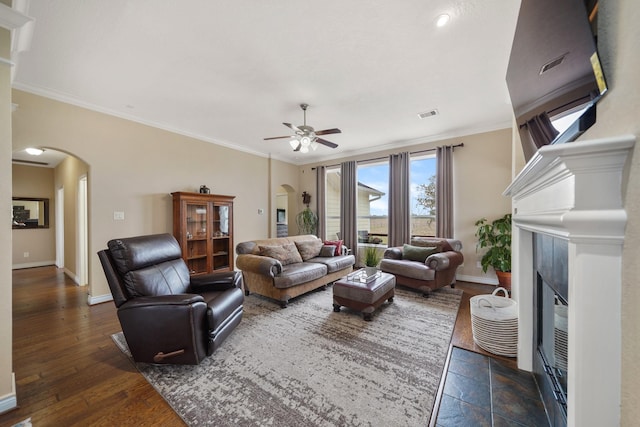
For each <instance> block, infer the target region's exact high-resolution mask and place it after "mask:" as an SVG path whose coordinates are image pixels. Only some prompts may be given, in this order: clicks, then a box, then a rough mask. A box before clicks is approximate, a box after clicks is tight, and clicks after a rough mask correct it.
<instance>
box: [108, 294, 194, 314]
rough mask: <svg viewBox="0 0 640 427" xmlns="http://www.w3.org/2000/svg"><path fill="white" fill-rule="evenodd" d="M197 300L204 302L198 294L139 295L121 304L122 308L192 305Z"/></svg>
mask: <svg viewBox="0 0 640 427" xmlns="http://www.w3.org/2000/svg"><path fill="white" fill-rule="evenodd" d="M197 302H204V298H203V297H202V296H201V295H196V294H173V295H158V296H152V297H137V298H133V299H130V300H129V301H127V302H125V303H124V304H122V305H121V306H120V308H119V309H120V310H130V309H136V308H141V307H154V306H157V307H162V306H175V305H191V304H194V303H197Z"/></svg>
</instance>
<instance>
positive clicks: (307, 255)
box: [295, 239, 322, 261]
mask: <svg viewBox="0 0 640 427" xmlns="http://www.w3.org/2000/svg"><path fill="white" fill-rule="evenodd" d="M295 244H296V248H298V252H299V253H300V256H301V257H302V261H306V260H308V259H311V258H315V257H317V256H318V255H320V250H321V249H322V240H320V239H316V240H302V241H299V242H295Z"/></svg>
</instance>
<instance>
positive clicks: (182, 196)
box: [171, 192, 235, 275]
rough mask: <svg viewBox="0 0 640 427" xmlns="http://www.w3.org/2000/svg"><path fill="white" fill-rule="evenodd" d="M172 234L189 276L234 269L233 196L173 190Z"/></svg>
mask: <svg viewBox="0 0 640 427" xmlns="http://www.w3.org/2000/svg"><path fill="white" fill-rule="evenodd" d="M171 195H172V196H173V235H174V236H175V238H176V239H177V240H178V242H179V243H180V248H182V257H183V258H184V261H185V262H186V263H187V267H188V268H189V272H190V273H191V274H192V275H196V274H205V273H211V272H214V271H230V270H233V249H234V248H233V199H234V198H235V197H234V196H221V195H217V194H201V193H187V192H175V193H171Z"/></svg>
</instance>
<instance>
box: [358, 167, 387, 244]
mask: <svg viewBox="0 0 640 427" xmlns="http://www.w3.org/2000/svg"><path fill="white" fill-rule="evenodd" d="M388 194H389V163H388V162H387V161H385V162H377V163H370V164H362V165H358V207H357V215H358V243H374V244H384V245H386V244H387V242H388V236H389V206H388V203H389V202H388V197H387V195H388Z"/></svg>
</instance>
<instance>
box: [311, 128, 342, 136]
mask: <svg viewBox="0 0 640 427" xmlns="http://www.w3.org/2000/svg"><path fill="white" fill-rule="evenodd" d="M331 133H342V131H341V130H340V129H338V128H333V129H325V130H318V131H316V135H329V134H331Z"/></svg>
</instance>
